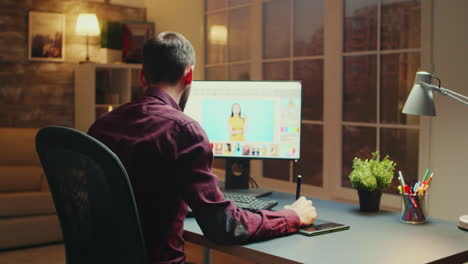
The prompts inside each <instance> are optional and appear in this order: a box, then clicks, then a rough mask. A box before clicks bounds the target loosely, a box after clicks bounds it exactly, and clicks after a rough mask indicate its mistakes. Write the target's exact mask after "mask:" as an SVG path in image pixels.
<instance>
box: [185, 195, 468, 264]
mask: <svg viewBox="0 0 468 264" xmlns="http://www.w3.org/2000/svg"><path fill="white" fill-rule="evenodd" d="M265 198H267V199H271V200H277V201H278V203H279V204H278V206H277V207H276V208H282V207H283V206H284V205H286V204H290V203H292V202H293V201H294V198H295V197H294V195H292V194H286V193H279V192H273V194H272V195H270V196H266V197H265ZM312 200H313V201H314V205H315V207H316V208H317V212H318V216H319V218H320V219H324V220H330V221H335V222H338V223H343V224H347V225H350V226H351V228H350V229H349V230H346V231H340V232H336V233H330V234H324V235H320V236H315V237H306V236H303V235H299V234H294V235H290V236H286V237H280V238H275V239H272V240H268V241H262V242H256V243H250V244H247V245H236V246H220V245H216V244H214V243H212V242H210V241H208V240H207V239H206V238H205V237H204V236H203V234H202V232H201V230H200V228H199V227H198V224H197V223H196V221H195V219H194V218H188V219H187V220H185V227H184V229H185V233H184V237H185V239H186V240H187V241H189V242H192V243H196V244H199V245H203V246H207V247H209V248H212V249H215V250H218V251H222V252H225V253H228V254H232V255H236V256H241V257H243V258H245V259H249V260H253V261H255V262H257V263H359V264H361V263H392V264H395V263H411V264H416V263H428V262H433V261H435V262H434V263H451V264H452V263H465V262H468V232H465V231H462V230H460V229H458V228H457V225H456V223H453V222H448V221H444V220H438V219H432V218H430V219H429V221H428V223H426V224H423V225H409V224H404V223H401V222H400V221H399V219H400V214H399V213H394V212H386V211H383V212H380V213H377V214H364V213H361V212H360V211H359V208H358V207H357V206H355V205H350V204H344V203H338V202H331V201H325V200H318V199H313V198H312Z"/></svg>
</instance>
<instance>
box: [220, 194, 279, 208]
mask: <svg viewBox="0 0 468 264" xmlns="http://www.w3.org/2000/svg"><path fill="white" fill-rule="evenodd" d="M224 198H225V199H226V200H231V201H233V202H234V203H235V204H236V205H237V207H239V208H242V209H244V210H248V211H251V212H257V211H258V210H270V209H271V208H273V207H274V206H275V205H277V204H278V202H277V201H273V200H260V199H257V198H255V197H253V196H248V195H238V194H231V193H225V194H224Z"/></svg>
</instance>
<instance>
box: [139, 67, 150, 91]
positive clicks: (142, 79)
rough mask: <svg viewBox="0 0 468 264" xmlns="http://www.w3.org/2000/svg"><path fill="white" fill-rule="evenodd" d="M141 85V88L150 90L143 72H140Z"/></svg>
mask: <svg viewBox="0 0 468 264" xmlns="http://www.w3.org/2000/svg"><path fill="white" fill-rule="evenodd" d="M140 83H141V86H143V88H144V89H145V90H146V89H147V88H148V82H147V81H146V78H145V74H144V73H143V70H140Z"/></svg>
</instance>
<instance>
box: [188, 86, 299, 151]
mask: <svg viewBox="0 0 468 264" xmlns="http://www.w3.org/2000/svg"><path fill="white" fill-rule="evenodd" d="M301 89H302V86H301V83H300V82H298V81H295V82H294V81H284V82H281V81H278V82H274V81H194V82H193V83H192V86H191V91H190V96H189V100H188V102H187V105H186V107H185V110H184V112H185V113H186V114H187V115H189V116H190V117H192V118H193V119H195V120H196V121H198V122H199V123H200V125H201V126H202V127H203V129H204V130H205V131H206V133H207V135H208V139H209V141H210V145H211V148H212V150H213V154H214V156H215V157H231V158H261V159H268V158H271V159H299V158H300V141H301Z"/></svg>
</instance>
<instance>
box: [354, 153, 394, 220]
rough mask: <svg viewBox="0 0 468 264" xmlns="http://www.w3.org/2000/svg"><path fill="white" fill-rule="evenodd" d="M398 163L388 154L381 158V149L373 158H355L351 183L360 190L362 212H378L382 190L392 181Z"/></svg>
mask: <svg viewBox="0 0 468 264" xmlns="http://www.w3.org/2000/svg"><path fill="white" fill-rule="evenodd" d="M395 166H396V163H395V162H394V161H392V160H390V158H389V156H388V155H386V156H385V158H384V159H382V160H381V159H380V153H379V151H376V152H374V153H372V158H371V159H366V160H361V159H359V158H357V157H356V158H354V160H353V171H352V172H351V174H350V175H349V179H350V180H351V185H352V186H353V188H356V189H357V190H358V194H359V205H360V210H361V211H362V212H378V211H379V208H380V198H381V197H382V191H383V190H385V189H386V188H388V186H389V185H390V183H391V182H392V179H393V175H394V172H395Z"/></svg>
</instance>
